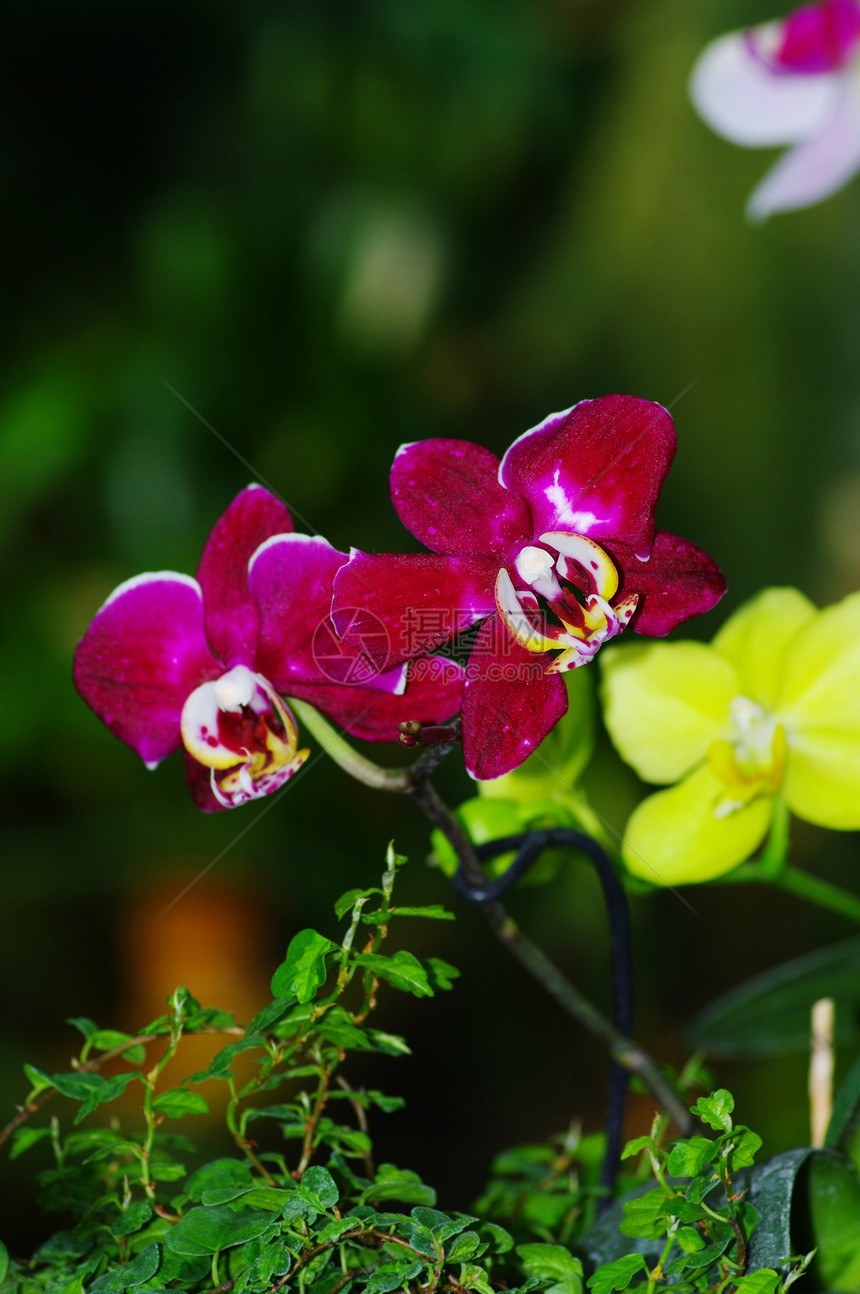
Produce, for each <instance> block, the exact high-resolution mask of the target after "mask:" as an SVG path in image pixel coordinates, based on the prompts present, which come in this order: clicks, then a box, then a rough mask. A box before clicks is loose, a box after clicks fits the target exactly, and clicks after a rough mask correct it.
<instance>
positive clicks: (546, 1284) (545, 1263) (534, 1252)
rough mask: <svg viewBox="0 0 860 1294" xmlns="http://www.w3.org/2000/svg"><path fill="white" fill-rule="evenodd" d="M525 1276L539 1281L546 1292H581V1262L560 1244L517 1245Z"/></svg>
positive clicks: (577, 1293)
mask: <svg viewBox="0 0 860 1294" xmlns="http://www.w3.org/2000/svg"><path fill="white" fill-rule="evenodd" d="M516 1251H517V1256H518V1257H519V1259H520V1261H521V1262H522V1265H523V1267H524V1269H525V1272H526V1275H527V1276H534V1277H535V1278H536V1279H537V1280H539V1281H540V1282H541V1285H542V1287H543V1288H544V1289H545V1291H546V1294H581V1291H582V1263H581V1262H580V1261H579V1259H578V1258H574V1256H573V1254H572V1253H570V1252H569V1250H567V1249H565V1248H564V1247H563V1246H562V1245H544V1244H532V1245H517V1250H516Z"/></svg>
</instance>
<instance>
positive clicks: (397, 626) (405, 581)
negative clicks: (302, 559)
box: [332, 550, 499, 670]
mask: <svg viewBox="0 0 860 1294" xmlns="http://www.w3.org/2000/svg"><path fill="white" fill-rule="evenodd" d="M498 570H499V564H498V561H497V560H496V559H494V558H487V557H443V556H436V555H435V554H430V553H405V554H401V553H380V554H376V555H371V554H369V553H360V552H357V551H355V550H353V553H352V555H351V557H350V560H349V563H348V565H346V566H342V567H341V569H340V570H339V571H338V573H337V575H336V576H335V581H334V601H333V603H332V620H333V622H334V626H335V629H336V630H337V632H338V633H339V634H340V635H341V637H342V638H345V639H346V640H347V642H351V643H353V644H354V645H355V646H357V647H358V648H359V649H360V650H361V651H362V652H363V653H364V654H365V655H366V656H367V657H368V658H369V659H370V660H371V661H372V663H373V664H374V665H375V666H376V667H377V668H378V669H380V670H382V669H391V668H392V667H393V666H395V665H398V664H400V663H401V662H402V661H404V660H410V659H413V658H414V657H416V656H423V655H425V654H426V653H427V652H429V651H432V650H433V649H434V648H436V647H440V646H441V645H442V644H443V643H446V642H449V641H450V640H451V639H452V638H453V637H455V635H456V634H458V633H462V631H463V630H464V629H468V628H469V626H470V625H473V624H475V623H476V622H477V621H478V620H480V619H482V618H483V617H484V616H486V615H488V614H489V613H490V612H491V611H494V610H495V605H496V601H495V594H494V591H493V590H494V586H495V582H496V575H497V574H498Z"/></svg>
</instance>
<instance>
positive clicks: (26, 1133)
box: [9, 1128, 51, 1159]
mask: <svg viewBox="0 0 860 1294" xmlns="http://www.w3.org/2000/svg"><path fill="white" fill-rule="evenodd" d="M50 1135H51V1129H50V1128H19V1129H18V1131H17V1132H16V1133H15V1135H14V1137H13V1138H12V1149H11V1150H10V1151H9V1158H10V1159H17V1158H18V1156H19V1155H23V1153H24V1151H25V1150H29V1149H30V1147H31V1146H35V1144H36V1142H37V1141H41V1140H42V1138H43V1137H49V1136H50Z"/></svg>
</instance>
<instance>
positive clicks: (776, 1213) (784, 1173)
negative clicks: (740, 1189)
mask: <svg viewBox="0 0 860 1294" xmlns="http://www.w3.org/2000/svg"><path fill="white" fill-rule="evenodd" d="M815 1153H816V1152H815V1151H814V1150H810V1149H808V1148H804V1149H801V1150H789V1151H787V1152H786V1153H785V1154H782V1155H776V1156H775V1157H774V1158H773V1159H771V1160H769V1161H768V1162H767V1163H765V1164H757V1165H756V1166H755V1168H753V1169H752V1170H751V1171H750V1174H749V1195H748V1199H749V1201H750V1203H751V1204H753V1205H754V1206H755V1208H756V1209H757V1210H758V1212H759V1213H760V1214H761V1222H760V1223H759V1225H758V1226H757V1227H756V1228H755V1230H754V1231H753V1233H752V1236H751V1237H750V1244H749V1257H748V1261H747V1271H748V1272H751V1271H757V1270H758V1269H759V1268H764V1267H773V1268H780V1267H783V1266H784V1265H785V1261H786V1258H787V1256H788V1255H789V1254H791V1253H794V1252H796V1250H795V1248H794V1247H793V1243H792V1236H791V1215H792V1199H793V1195H794V1190H795V1185H796V1182H797V1176H798V1173H799V1172H800V1170H801V1168H802V1167H803V1165H804V1163H805V1162H806V1160H807V1159H808V1158H809V1157H810V1155H814V1154H815ZM810 1247H811V1246H810Z"/></svg>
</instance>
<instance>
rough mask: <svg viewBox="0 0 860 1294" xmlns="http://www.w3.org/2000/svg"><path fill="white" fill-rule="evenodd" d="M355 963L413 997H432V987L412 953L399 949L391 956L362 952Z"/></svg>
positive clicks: (424, 971)
mask: <svg viewBox="0 0 860 1294" xmlns="http://www.w3.org/2000/svg"><path fill="white" fill-rule="evenodd" d="M355 964H356V965H357V966H358V967H359V968H360V969H361V970H365V971H369V972H370V974H371V975H374V976H375V977H376V978H377V979H384V980H385V981H386V982H387V983H389V984H391V985H392V986H393V987H394V988H399V989H402V990H403V991H404V992H406V993H412V994H414V996H415V997H432V996H433V989H432V988H431V986H430V981H429V979H428V978H427V972H426V970H425V969H424V967H423V966H422V965H421V963H420V961H419V960H418V958H417V957H416V956H415V954H414V953H410V952H406V951H405V950H404V949H401V951H400V952H396V953H394V954H393V955H392V956H391V957H386V956H382V955H381V954H378V953H362V954H360V955H359V956H357V957H356V958H355Z"/></svg>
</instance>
